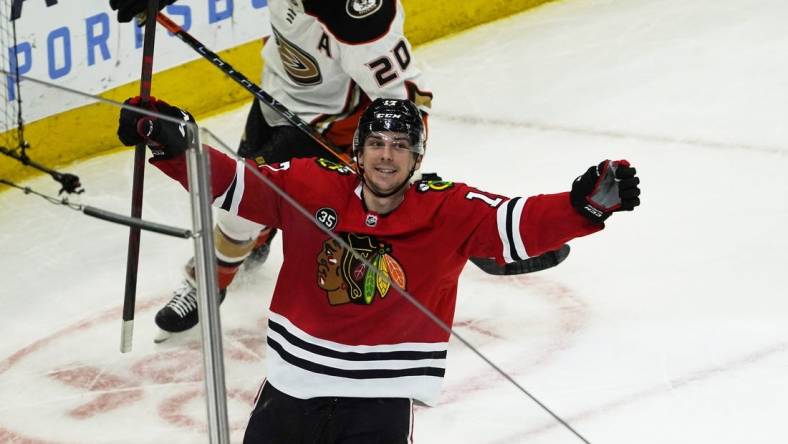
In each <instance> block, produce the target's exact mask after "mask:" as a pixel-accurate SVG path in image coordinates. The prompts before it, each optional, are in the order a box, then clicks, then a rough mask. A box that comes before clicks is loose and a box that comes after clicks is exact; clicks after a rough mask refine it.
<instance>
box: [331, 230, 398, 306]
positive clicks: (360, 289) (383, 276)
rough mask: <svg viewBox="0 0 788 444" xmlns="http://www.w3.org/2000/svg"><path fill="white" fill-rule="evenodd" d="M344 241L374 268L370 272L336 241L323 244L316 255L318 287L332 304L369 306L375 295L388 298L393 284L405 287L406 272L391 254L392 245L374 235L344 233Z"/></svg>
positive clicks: (365, 265) (332, 240)
mask: <svg viewBox="0 0 788 444" xmlns="http://www.w3.org/2000/svg"><path fill="white" fill-rule="evenodd" d="M341 238H342V239H343V240H344V241H345V242H346V243H347V244H348V245H350V246H351V247H352V248H353V249H354V250H356V252H357V253H358V254H360V255H361V257H363V258H364V259H366V260H367V261H368V262H369V263H371V264H372V265H373V266H374V268H375V269H370V268H369V267H368V266H367V264H365V263H364V262H362V261H360V260H359V259H358V258H356V257H355V256H353V254H351V253H350V252H349V251H347V250H346V249H345V248H344V247H342V245H340V244H339V242H337V241H335V240H334V239H331V238H329V239H327V240H326V241H325V242H323V248H321V250H320V253H319V254H318V255H317V286H318V287H320V288H321V289H323V290H325V292H326V295H327V296H328V303H329V304H331V305H340V304H347V303H349V302H350V303H354V304H361V305H369V304H371V303H372V302H374V300H375V296H378V297H380V298H381V299H382V298H385V297H386V295H387V294H388V293H389V291H390V290H391V284H390V282H394V283H395V284H397V285H399V286H400V287H401V288H405V284H406V281H407V279H406V278H405V271H404V270H403V269H402V266H401V265H400V264H399V262H398V261H397V260H396V259H394V257H393V256H392V255H391V245H388V244H386V243H385V242H380V241H378V240H377V239H375V238H374V237H373V236H366V235H356V234H353V233H344V234H342V235H341ZM376 270H379V271H376Z"/></svg>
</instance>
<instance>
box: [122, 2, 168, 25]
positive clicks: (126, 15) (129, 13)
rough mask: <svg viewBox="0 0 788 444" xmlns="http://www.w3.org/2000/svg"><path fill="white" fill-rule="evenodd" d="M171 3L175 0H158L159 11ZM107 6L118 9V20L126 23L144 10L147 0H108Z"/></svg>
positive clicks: (146, 6)
mask: <svg viewBox="0 0 788 444" xmlns="http://www.w3.org/2000/svg"><path fill="white" fill-rule="evenodd" d="M173 3H175V0H159V11H161V10H162V9H163V8H164V7H165V6H167V5H171V4H173ZM109 7H110V8H112V10H113V11H118V21H119V22H121V23H126V22H130V21H131V19H133V18H134V16H136V15H137V14H141V13H143V12H145V10H146V9H147V8H148V0H109Z"/></svg>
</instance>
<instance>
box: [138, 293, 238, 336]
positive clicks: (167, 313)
mask: <svg viewBox="0 0 788 444" xmlns="http://www.w3.org/2000/svg"><path fill="white" fill-rule="evenodd" d="M226 294H227V290H226V289H223V290H219V304H221V303H222V302H224V297H225V295H226ZM198 321H199V318H198V313H197V289H196V288H195V287H194V285H192V283H191V282H190V281H189V280H188V279H184V280H183V282H182V283H181V286H180V287H178V288H177V289H176V290H175V291H173V296H172V299H170V302H167V305H165V306H164V307H162V308H161V310H159V312H158V313H156V325H158V326H159V334H158V335H157V336H156V337H155V338H154V339H153V342H155V343H157V344H159V343H161V342H164V341H166V340H167V339H168V338H169V337H170V336H171V335H172V334H173V333H180V332H183V331H186V330H189V329H190V328H192V327H194V326H195V325H197V322H198Z"/></svg>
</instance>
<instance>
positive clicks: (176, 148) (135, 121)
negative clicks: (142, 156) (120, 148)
mask: <svg viewBox="0 0 788 444" xmlns="http://www.w3.org/2000/svg"><path fill="white" fill-rule="evenodd" d="M123 104H124V105H131V106H136V107H140V108H145V109H148V110H151V111H154V112H157V113H159V114H163V115H165V116H169V117H172V118H174V119H178V120H180V121H186V122H194V117H192V115H191V114H189V113H188V112H187V111H184V110H182V109H180V108H177V107H174V106H172V105H169V104H167V103H166V102H163V101H161V100H156V98H155V97H151V98H150V99H148V100H147V101H146V102H145V103H144V104H143V103H142V99H141V98H140V97H139V96H137V97H132V98H130V99H126V101H125V102H123ZM187 134H189V135H193V131H191V132H190V131H186V124H184V123H180V124H178V123H175V122H170V121H168V120H164V119H160V118H157V117H155V116H151V115H147V114H142V113H140V112H139V111H136V110H133V109H128V108H122V109H121V111H120V118H119V119H118V138H119V139H120V141H121V143H123V144H124V145H126V146H132V145H137V144H140V143H144V144H146V145H148V147H149V148H150V149H151V151H152V152H153V155H154V156H155V157H157V158H160V159H163V158H171V157H174V156H177V155H178V154H181V153H183V152H184V151H186V148H188V147H189V143H188V139H187Z"/></svg>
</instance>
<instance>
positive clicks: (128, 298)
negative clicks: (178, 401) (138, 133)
mask: <svg viewBox="0 0 788 444" xmlns="http://www.w3.org/2000/svg"><path fill="white" fill-rule="evenodd" d="M158 11H159V0H148V9H147V11H146V14H147V15H146V18H145V35H144V37H143V43H142V72H141V74H140V98H141V99H142V103H145V101H146V100H148V98H149V97H150V89H151V81H152V79H153V45H154V42H155V37H156V13H157V12H158ZM144 181H145V144H144V143H140V144H138V145H137V146H136V147H135V148H134V172H133V175H132V185H131V217H132V218H136V219H140V218H141V217H142V191H143V183H144ZM139 261H140V229H139V227H131V229H130V230H129V251H128V255H127V257H126V286H125V294H124V296H123V326H122V329H121V335H120V352H121V353H128V352H130V351H131V340H132V336H133V334H134V304H135V302H136V298H137V269H138V266H139Z"/></svg>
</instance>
